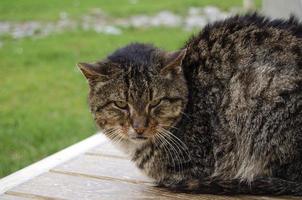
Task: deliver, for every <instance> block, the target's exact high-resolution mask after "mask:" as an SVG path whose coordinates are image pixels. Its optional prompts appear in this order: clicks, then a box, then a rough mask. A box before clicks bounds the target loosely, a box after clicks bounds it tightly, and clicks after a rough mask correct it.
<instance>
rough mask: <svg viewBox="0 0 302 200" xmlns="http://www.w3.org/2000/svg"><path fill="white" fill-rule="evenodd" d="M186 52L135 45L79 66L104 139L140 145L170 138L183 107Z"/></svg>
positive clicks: (185, 96)
mask: <svg viewBox="0 0 302 200" xmlns="http://www.w3.org/2000/svg"><path fill="white" fill-rule="evenodd" d="M185 54H186V50H185V49H184V50H180V51H177V52H164V51H162V50H160V49H157V48H155V47H153V46H151V45H146V44H137V43H136V44H130V45H128V46H126V47H124V48H121V49H118V50H117V51H115V52H114V53H113V54H111V55H110V56H108V57H107V58H106V59H105V60H103V61H101V62H97V63H94V64H88V63H79V64H78V66H79V68H80V69H81V71H82V73H83V74H84V76H85V77H86V78H87V80H88V83H89V87H90V94H89V105H90V108H91V112H92V113H93V115H94V119H95V121H96V123H97V125H98V126H99V127H100V128H101V129H102V130H103V131H104V133H105V134H106V135H107V136H108V137H110V138H111V139H113V140H114V139H115V140H118V139H120V138H123V139H126V140H129V141H132V142H135V143H141V142H144V141H148V140H150V139H155V138H156V137H157V138H158V137H161V136H164V134H169V133H168V132H167V130H168V131H169V130H170V129H171V128H173V126H174V125H175V123H176V122H177V121H178V120H179V119H180V118H181V116H182V112H183V110H184V107H185V106H186V103H187V94H188V91H187V86H186V82H185V78H184V75H183V70H182V66H181V65H182V60H183V58H184V57H185Z"/></svg>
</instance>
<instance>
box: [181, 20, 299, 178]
mask: <svg viewBox="0 0 302 200" xmlns="http://www.w3.org/2000/svg"><path fill="white" fill-rule="evenodd" d="M186 48H187V49H188V50H187V52H188V56H187V57H186V58H185V60H184V70H185V73H186V76H187V79H188V80H189V79H190V80H189V81H188V83H189V87H192V88H194V90H191V91H196V92H194V94H193V95H192V96H193V97H192V99H194V98H195V100H196V101H195V102H198V103H196V104H199V107H203V108H204V109H207V108H210V110H211V109H212V110H211V111H209V112H210V113H215V115H211V114H210V115H211V117H212V118H213V120H212V121H213V122H215V123H213V124H211V125H209V126H211V127H213V130H214V133H213V134H214V135H217V137H218V138H219V139H218V140H217V141H220V143H219V144H218V145H217V149H215V150H214V152H215V153H214V154H216V153H217V155H220V153H221V152H223V153H222V154H221V155H222V156H221V159H219V160H217V161H216V162H217V163H216V164H217V166H219V167H218V168H217V169H215V174H216V175H221V176H224V177H226V178H234V177H237V178H238V177H240V178H242V179H247V180H251V179H253V177H256V176H260V175H265V176H272V175H273V174H274V173H275V174H278V176H279V173H280V174H281V175H282V176H287V175H288V176H289V175H290V174H292V172H293V171H295V172H296V171H299V170H301V169H302V161H299V162H298V161H295V158H296V157H297V156H300V155H301V153H302V150H301V149H300V148H299V147H298V145H297V144H298V143H300V142H302V140H301V138H302V137H301V136H302V135H301V131H300V130H301V128H302V120H301V119H302V112H301V109H302V104H301V102H302V25H301V24H300V23H298V21H297V20H295V19H294V18H291V19H289V20H270V19H268V18H265V17H261V16H258V15H257V14H253V15H245V16H235V17H232V18H229V19H227V20H225V21H220V22H216V23H214V24H210V25H208V26H207V27H205V28H204V29H203V30H202V31H201V32H200V33H199V34H198V35H196V36H193V37H192V38H191V39H190V40H189V41H188V42H187V44H186ZM200 93H202V95H198V94H200ZM195 94H196V95H195ZM200 99H202V101H200ZM199 107H198V108H199ZM198 108H196V109H197V110H198ZM211 123H212V122H211ZM230 138H232V139H230ZM297 141H298V142H297ZM217 155H216V156H217ZM294 161H295V162H296V163H295V162H294ZM232 163H238V166H237V165H236V167H234V166H233V164H232ZM240 163H241V164H240ZM272 163H275V164H274V167H276V169H278V170H276V171H274V170H273V169H272V168H271V166H273V164H272ZM285 165H287V166H289V167H288V169H287V170H288V171H287V170H283V171H282V170H281V168H282V167H283V166H285ZM295 166H299V167H295ZM230 169H231V170H230ZM279 169H280V170H279ZM282 173H283V174H282ZM281 175H280V176H281ZM290 179H291V178H290ZM292 179H296V178H292ZM298 179H299V180H302V176H299V178H298Z"/></svg>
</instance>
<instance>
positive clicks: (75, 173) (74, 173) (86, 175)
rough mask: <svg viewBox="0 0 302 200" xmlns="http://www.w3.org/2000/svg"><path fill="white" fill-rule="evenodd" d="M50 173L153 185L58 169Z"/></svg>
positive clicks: (147, 183) (133, 180) (146, 182)
mask: <svg viewBox="0 0 302 200" xmlns="http://www.w3.org/2000/svg"><path fill="white" fill-rule="evenodd" d="M49 172H50V173H56V174H64V175H69V176H76V177H84V178H92V179H99V180H107V181H120V182H126V183H132V184H141V183H142V184H146V185H149V186H150V185H153V184H152V182H148V181H140V180H135V179H128V180H126V179H120V178H115V177H110V176H99V175H91V174H84V173H79V172H69V171H63V170H58V169H51V170H49Z"/></svg>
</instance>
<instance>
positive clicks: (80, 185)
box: [0, 134, 302, 200]
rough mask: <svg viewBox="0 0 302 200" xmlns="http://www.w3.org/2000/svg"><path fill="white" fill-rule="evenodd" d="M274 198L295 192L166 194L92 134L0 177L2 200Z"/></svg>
mask: <svg viewBox="0 0 302 200" xmlns="http://www.w3.org/2000/svg"><path fill="white" fill-rule="evenodd" d="M9 199H13V200H28V199H39V200H41V199H42V200H56V199H58V200H59V199H60V200H61V199H72V200H85V199H87V200H94V199H97V200H102V199H110V200H114V199H118V200H120V199H129V200H130V199H131V200H135V199H137V200H138V199H162V200H166V199H167V200H168V199H171V200H177V199H183V200H189V199H190V200H197V199H200V200H212V199H213V200H222V199H226V200H240V199H246V200H255V199H262V200H273V199H275V200H278V199H302V198H299V197H274V198H273V197H264V196H233V197H230V196H216V195H192V194H183V193H177V194H176V193H170V192H168V191H166V190H165V189H161V188H157V187H154V185H153V184H152V180H150V179H149V178H147V177H146V176H144V175H142V174H141V173H140V171H139V170H138V169H137V168H136V167H135V166H134V164H133V163H131V162H130V161H129V160H127V158H126V157H125V155H123V153H121V152H119V151H118V150H116V149H115V148H114V147H113V146H112V145H111V144H110V143H109V142H108V141H107V140H106V138H105V137H104V136H102V135H101V134H96V135H94V136H92V137H90V138H88V139H86V140H84V141H82V142H80V143H78V144H75V145H73V146H71V147H69V148H67V149H65V150H62V151H60V152H58V153H56V154H54V155H52V156H50V157H48V158H45V159H43V160H42V161H39V162H37V163H35V164H33V165H31V166H29V167H27V168H24V169H22V170H20V171H18V172H16V173H14V174H12V175H9V176H7V177H5V178H3V179H1V180H0V200H9Z"/></svg>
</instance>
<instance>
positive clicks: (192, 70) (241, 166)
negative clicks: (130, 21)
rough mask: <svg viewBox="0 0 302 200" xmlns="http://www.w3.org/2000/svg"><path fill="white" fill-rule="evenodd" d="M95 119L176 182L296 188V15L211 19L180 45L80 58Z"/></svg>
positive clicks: (230, 188)
mask: <svg viewBox="0 0 302 200" xmlns="http://www.w3.org/2000/svg"><path fill="white" fill-rule="evenodd" d="M78 66H79V68H80V70H81V71H82V73H83V75H84V76H85V77H86V78H87V80H88V83H89V88H90V92H89V105H90V109H91V112H92V114H93V116H94V119H95V122H96V124H97V125H98V127H99V128H100V129H101V130H103V133H104V134H105V135H106V136H107V137H108V138H110V139H111V140H112V141H113V143H115V144H116V145H117V146H118V147H119V148H121V149H122V150H123V151H124V152H126V153H127V154H128V155H129V157H130V159H131V160H132V161H133V162H134V163H135V164H136V165H137V167H138V168H139V169H141V170H142V171H143V172H144V173H145V174H146V175H147V176H149V177H152V178H153V179H154V180H155V181H156V183H157V184H158V185H159V186H162V187H167V188H169V189H170V190H172V191H183V192H192V193H211V194H258V195H261V194H271V195H297V196H300V195H302V25H301V24H300V23H299V22H298V21H297V20H296V19H294V18H290V19H288V20H279V19H275V20H271V19H269V18H266V17H263V16H260V15H258V14H247V15H241V16H240V15H238V16H233V17H230V18H228V19H226V20H223V21H218V22H215V23H213V24H208V25H207V26H206V27H205V28H204V29H203V30H201V32H200V33H198V34H196V35H193V36H192V37H191V38H190V39H189V40H188V41H187V42H186V44H185V45H184V46H183V47H182V48H180V50H178V51H174V52H166V51H164V50H161V49H159V48H156V47H154V46H153V45H151V44H142V43H131V44H129V45H127V46H125V47H123V48H120V49H118V50H116V51H115V52H113V53H112V54H111V55H109V56H108V57H107V58H106V59H104V60H102V61H99V62H96V63H93V64H89V63H79V64H78Z"/></svg>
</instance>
